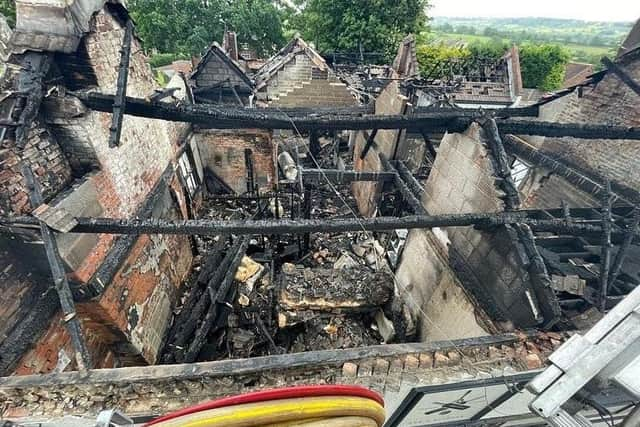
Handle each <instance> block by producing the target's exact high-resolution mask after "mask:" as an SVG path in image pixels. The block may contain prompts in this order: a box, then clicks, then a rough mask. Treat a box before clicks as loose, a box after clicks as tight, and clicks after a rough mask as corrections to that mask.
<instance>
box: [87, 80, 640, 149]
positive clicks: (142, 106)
mask: <svg viewBox="0 0 640 427" xmlns="http://www.w3.org/2000/svg"><path fill="white" fill-rule="evenodd" d="M74 95H75V96H76V97H77V98H78V99H80V100H81V101H82V102H83V103H84V104H85V105H86V106H87V107H88V108H90V109H92V110H96V111H106V112H111V111H112V109H113V102H114V96H113V95H106V94H102V93H96V92H75V93H74ZM126 113H127V114H129V115H132V116H138V117H146V118H152V119H161V120H169V121H177V122H189V123H196V124H199V125H201V126H202V127H208V128H216V129H254V128H259V129H290V130H296V129H297V130H299V131H311V130H366V129H411V130H420V129H428V130H429V131H430V132H461V131H464V130H465V129H467V127H468V126H469V125H470V124H471V123H472V122H474V121H475V120H477V119H479V118H481V117H482V116H483V114H484V113H479V112H477V111H469V112H466V111H456V112H448V111H445V112H432V113H415V114H409V115H363V116H359V117H358V116H356V117H354V116H352V115H344V116H343V115H336V114H327V115H309V116H300V117H295V118H294V117H291V116H289V115H287V114H286V113H269V112H262V111H260V110H259V109H254V110H249V109H230V108H227V107H224V108H223V107H217V106H215V105H205V104H191V105H189V104H176V105H173V104H169V103H155V104H154V103H151V102H149V101H147V100H145V99H140V98H130V97H127V98H126ZM498 124H499V126H500V130H501V131H502V132H503V133H511V134H515V135H540V136H549V137H556V138H562V137H574V138H582V139H610V140H618V139H627V140H629V139H631V140H640V128H633V127H625V126H608V125H592V124H583V123H554V122H544V121H535V122H533V121H523V120H517V119H500V120H499V122H498Z"/></svg>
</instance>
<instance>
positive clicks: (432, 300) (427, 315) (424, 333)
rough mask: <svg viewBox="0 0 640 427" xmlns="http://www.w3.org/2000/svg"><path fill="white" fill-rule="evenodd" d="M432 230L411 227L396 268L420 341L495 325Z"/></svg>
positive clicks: (473, 334)
mask: <svg viewBox="0 0 640 427" xmlns="http://www.w3.org/2000/svg"><path fill="white" fill-rule="evenodd" d="M442 246H443V245H442V243H441V242H439V241H438V240H437V237H436V235H434V233H433V232H432V231H431V230H411V231H410V232H409V236H408V237H407V241H406V243H405V247H404V250H403V252H402V259H401V260H400V264H399V266H398V269H397V271H396V278H397V281H398V283H399V285H400V286H399V287H400V291H401V293H400V296H401V298H402V299H403V300H404V301H405V302H406V306H407V307H408V309H409V310H410V311H411V313H412V315H413V318H414V319H417V322H416V323H417V324H418V325H419V328H418V336H419V337H420V341H421V342H430V341H438V340H445V339H460V338H471V337H477V336H483V335H488V334H489V333H491V332H494V331H495V330H496V329H495V326H494V325H493V324H492V322H491V321H490V320H489V319H488V318H487V316H486V314H484V312H483V311H482V309H481V308H480V307H478V306H477V304H475V301H473V299H472V298H471V297H470V296H469V295H468V294H467V293H466V291H465V289H464V287H463V286H462V284H461V283H460V282H459V280H458V278H457V277H456V274H455V272H454V271H453V270H452V269H451V267H450V266H449V260H448V256H447V253H446V252H445V251H443V247H442Z"/></svg>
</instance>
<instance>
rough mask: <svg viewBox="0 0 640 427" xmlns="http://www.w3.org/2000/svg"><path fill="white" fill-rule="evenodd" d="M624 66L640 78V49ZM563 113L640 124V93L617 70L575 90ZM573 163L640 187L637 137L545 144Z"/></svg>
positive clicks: (568, 117)
mask: <svg viewBox="0 0 640 427" xmlns="http://www.w3.org/2000/svg"><path fill="white" fill-rule="evenodd" d="M620 66H621V67H622V68H623V69H624V70H625V71H626V72H627V73H628V74H629V76H630V77H632V78H633V79H635V81H640V51H638V52H634V53H632V54H630V55H627V56H626V57H624V58H623V60H622V61H621V62H620ZM568 96H570V99H569V101H568V103H567V105H566V107H565V108H564V110H563V111H562V112H561V113H560V114H559V116H558V121H559V122H564V123H569V122H571V123H588V124H603V125H612V126H629V127H639V126H640V110H639V109H638V103H639V102H640V95H638V94H636V93H635V92H633V91H632V90H631V88H629V87H628V86H627V85H626V84H625V83H623V82H622V81H621V80H620V79H619V78H618V77H616V76H615V75H614V74H613V73H608V74H607V75H606V76H605V77H604V78H603V79H602V81H601V82H600V83H598V84H597V85H596V86H595V87H594V88H589V87H586V88H584V91H583V96H582V97H579V96H578V93H574V94H571V95H568ZM542 150H543V151H548V152H550V153H553V154H554V155H556V156H561V157H562V158H564V159H566V160H568V161H570V162H571V163H573V164H575V165H577V166H579V167H581V168H584V169H587V170H589V171H592V172H593V173H595V174H598V175H601V176H606V177H608V178H609V179H611V180H612V181H614V182H615V183H616V184H618V185H620V186H623V187H628V188H632V189H634V190H636V191H637V190H640V169H639V168H638V167H637V160H638V158H639V157H640V145H639V144H638V143H637V141H624V140H622V141H620V140H616V141H612V140H595V141H594V140H582V141H576V140H574V139H570V138H564V139H549V138H547V139H546V140H545V142H544V145H543V146H542Z"/></svg>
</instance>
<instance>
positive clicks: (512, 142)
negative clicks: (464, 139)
mask: <svg viewBox="0 0 640 427" xmlns="http://www.w3.org/2000/svg"><path fill="white" fill-rule="evenodd" d="M503 141H504V144H505V148H506V150H507V151H508V152H509V153H511V154H513V155H514V156H516V157H518V158H520V159H522V160H524V161H525V162H526V163H528V164H532V165H535V166H540V167H543V168H545V169H547V170H549V171H550V172H553V173H555V174H557V175H559V176H561V177H562V178H565V179H566V180H567V181H569V182H570V183H571V184H573V185H575V186H576V187H577V188H579V189H580V190H582V191H584V192H585V193H588V194H591V195H593V196H595V197H598V198H600V197H602V195H603V194H604V193H605V192H606V190H605V187H604V185H603V184H602V183H600V182H596V181H594V180H592V179H591V178H589V177H587V176H585V175H584V174H582V173H581V172H579V171H577V170H576V169H575V168H573V167H571V166H570V165H567V164H566V163H565V162H564V161H562V160H559V159H554V158H552V157H551V156H550V155H548V154H546V153H543V152H542V151H540V150H538V149H536V148H535V147H533V146H532V145H530V144H529V143H527V142H526V141H524V140H523V139H521V138H518V137H517V136H514V135H506V136H505V137H504V139H503ZM614 195H615V196H616V197H617V198H618V199H620V200H622V201H624V202H626V203H627V204H629V205H630V206H632V205H633V203H632V202H631V201H629V200H628V199H627V198H624V197H622V196H621V195H620V194H619V193H614Z"/></svg>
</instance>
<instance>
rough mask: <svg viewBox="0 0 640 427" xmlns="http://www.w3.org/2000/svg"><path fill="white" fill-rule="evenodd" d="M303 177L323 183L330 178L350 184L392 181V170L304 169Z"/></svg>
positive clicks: (336, 181)
mask: <svg viewBox="0 0 640 427" xmlns="http://www.w3.org/2000/svg"><path fill="white" fill-rule="evenodd" d="M302 179H303V180H304V181H305V182H308V181H311V182H320V183H323V182H324V181H326V180H329V181H330V182H331V183H332V184H350V183H352V182H360V181H391V180H393V179H394V174H393V173H391V172H358V171H346V170H345V171H343V170H339V169H302Z"/></svg>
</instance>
